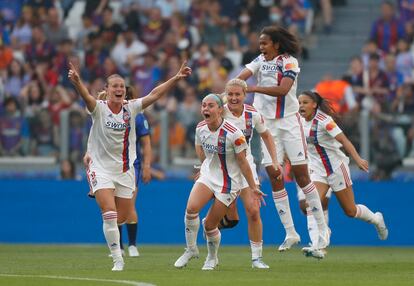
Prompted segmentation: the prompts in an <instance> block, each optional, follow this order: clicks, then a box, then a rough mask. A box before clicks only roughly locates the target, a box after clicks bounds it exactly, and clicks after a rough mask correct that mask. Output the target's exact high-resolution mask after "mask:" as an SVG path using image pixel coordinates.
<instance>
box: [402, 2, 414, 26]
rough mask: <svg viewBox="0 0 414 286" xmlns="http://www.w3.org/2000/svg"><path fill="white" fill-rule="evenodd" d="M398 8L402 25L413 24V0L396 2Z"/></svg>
mask: <svg viewBox="0 0 414 286" xmlns="http://www.w3.org/2000/svg"><path fill="white" fill-rule="evenodd" d="M398 8H399V14H400V19H401V21H403V22H404V23H406V22H411V23H413V22H414V1H413V0H398Z"/></svg>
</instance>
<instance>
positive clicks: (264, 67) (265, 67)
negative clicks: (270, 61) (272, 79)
mask: <svg viewBox="0 0 414 286" xmlns="http://www.w3.org/2000/svg"><path fill="white" fill-rule="evenodd" d="M276 70H277V66H275V65H262V71H264V72H269V71H270V72H273V71H276Z"/></svg>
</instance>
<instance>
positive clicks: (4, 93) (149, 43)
mask: <svg viewBox="0 0 414 286" xmlns="http://www.w3.org/2000/svg"><path fill="white" fill-rule="evenodd" d="M76 2H77V1H76V0H62V1H53V0H43V1H39V0H37V1H35V0H15V1H12V0H2V1H0V104H1V111H0V112H1V120H0V156H24V155H35V156H57V155H58V152H59V149H58V146H59V144H60V136H59V131H58V130H59V124H60V113H61V112H62V111H63V110H68V111H70V117H69V121H70V131H69V132H70V135H69V138H70V139H69V140H70V142H69V149H70V156H69V157H70V158H69V159H70V160H71V161H74V162H81V157H82V155H83V154H84V153H85V146H86V139H87V134H88V131H89V128H90V125H91V122H90V119H89V118H88V116H86V112H85V106H84V104H83V103H82V101H81V100H80V98H79V95H78V94H77V93H76V92H75V90H74V89H73V88H72V87H71V85H70V82H69V81H68V78H67V71H68V64H69V62H72V63H74V64H75V65H76V66H77V67H79V69H80V73H81V76H82V78H83V79H84V81H85V83H86V84H87V87H88V89H89V90H90V92H91V94H93V95H96V94H97V92H98V91H100V90H102V89H103V88H104V79H105V78H106V77H107V76H108V75H110V74H113V73H119V74H121V75H122V76H124V77H125V78H126V79H127V81H128V82H129V83H130V84H131V85H133V86H134V87H135V88H136V89H137V90H138V92H139V94H140V96H144V95H146V94H147V93H148V92H149V91H150V90H152V89H153V88H154V87H155V86H156V85H157V84H158V83H159V82H161V81H163V80H164V79H166V78H169V77H171V76H172V75H173V74H175V72H176V71H177V70H178V69H179V67H180V62H181V60H182V59H183V58H188V59H189V60H190V62H189V64H190V66H191V67H192V69H193V76H192V77H191V78H190V80H188V81H186V82H185V81H182V82H180V84H179V85H178V86H177V87H176V88H175V89H174V91H173V92H171V94H169V96H168V97H165V98H163V99H162V100H160V101H159V102H157V103H156V104H155V105H154V106H153V107H152V108H151V109H150V110H149V111H147V113H146V115H147V116H148V119H149V122H150V125H151V128H152V137H151V138H152V145H153V147H154V148H153V150H154V152H155V153H154V160H158V156H157V152H156V151H157V150H158V146H159V144H160V138H161V127H160V112H159V111H160V110H167V111H168V114H169V116H168V118H169V131H170V134H169V147H170V150H171V152H170V155H171V157H173V156H176V155H178V156H184V157H195V154H194V148H193V146H194V130H195V126H196V125H197V123H198V122H199V120H200V118H199V116H200V115H199V109H200V101H201V98H202V97H203V96H204V95H206V94H207V93H209V92H215V93H222V92H223V90H224V85H225V83H226V82H227V80H228V79H231V78H233V77H234V76H236V75H237V74H238V73H239V72H240V70H241V69H242V68H243V67H244V65H245V64H246V63H249V62H250V61H251V60H252V59H253V58H254V57H256V56H257V54H259V49H258V48H259V47H258V32H259V31H260V29H261V28H262V27H263V26H265V25H271V24H279V25H284V26H285V27H287V28H288V29H289V31H291V32H292V33H294V34H295V35H297V36H298V37H299V38H301V39H306V37H307V36H309V34H312V33H313V31H314V28H313V26H314V25H313V18H314V16H315V15H316V17H318V15H319V14H321V15H320V17H321V18H322V19H323V20H322V22H323V29H322V30H323V32H324V33H326V34H329V33H331V26H332V25H334V20H332V5H331V4H332V3H333V4H335V3H337V2H346V1H339V0H333V1H330V0H321V1H316V0H260V1H259V0H237V1H225V0H211V1H206V0H117V1H109V0H89V1H84V4H85V5H84V10H83V11H82V13H81V25H78V26H71V22H70V21H68V20H69V18H70V14H71V11H72V8H73V7H74V4H76ZM331 2H332V3H331ZM412 2H413V1H407V0H400V1H398V3H399V6H398V9H396V10H394V8H393V5H392V4H390V3H388V2H385V3H383V4H381V8H382V16H381V18H380V19H378V21H376V22H375V23H374V24H373V28H372V32H371V35H370V36H369V41H368V42H367V44H366V45H365V46H364V48H363V54H362V55H360V56H358V57H355V58H353V59H352V61H351V63H350V70H349V72H348V73H347V74H346V76H345V77H344V80H345V81H342V80H333V79H332V78H326V79H324V80H323V81H322V82H320V83H319V84H318V85H317V86H316V89H317V90H318V91H319V92H320V93H321V94H322V95H324V93H326V96H327V97H328V96H330V95H329V94H333V95H332V96H333V97H332V98H331V99H332V100H334V101H335V100H336V101H337V103H338V106H337V107H338V109H337V111H339V112H340V113H341V114H342V115H343V118H344V119H343V122H342V123H343V125H344V132H345V133H348V134H349V135H350V139H351V140H352V141H353V143H354V144H355V145H356V146H359V144H358V143H359V142H358V138H359V135H358V133H357V132H356V130H357V129H355V125H356V124H357V120H356V119H357V118H358V117H357V116H355V114H357V113H359V112H360V111H361V110H362V109H367V110H370V112H371V113H372V114H373V117H374V118H375V120H373V121H372V122H373V123H372V124H375V125H378V124H382V125H383V122H384V121H386V122H387V126H388V128H374V126H372V131H373V140H372V141H371V142H372V144H373V146H372V148H371V149H372V150H373V154H376V157H380V156H384V154H387V153H385V152H388V154H389V153H390V152H393V151H395V152H393V154H395V164H394V165H395V166H396V164H397V163H399V162H400V161H401V158H403V157H405V156H414V148H413V146H412V145H413V142H414V123H413V117H412V114H413V113H414V97H413V92H414V91H413V90H414V87H413V82H414V80H413V69H414V59H413V58H414V56H413V52H412V46H413V38H414V24H413V19H414V15H413V14H414V8H413V5H414V4H412ZM114 3H115V4H116V5H114ZM319 12H320V13H319ZM78 24H79V23H78ZM303 43H304V45H303V49H302V59H303V60H306V57H308V56H312V55H309V54H308V52H307V49H306V41H303ZM299 80H300V78H299ZM330 81H335V85H334V86H335V92H333V93H329V92H328V91H329V88H330V86H331V85H329V84H327V83H329V82H330ZM324 88H325V92H324V90H323V89H324ZM328 93H329V94H328ZM343 98H346V100H345V101H344V100H343ZM248 100H250V102H251V101H252V97H251V96H250V97H248ZM343 102H346V103H347V106H345V105H343V104H342V103H343ZM407 115H408V116H407ZM382 125H381V126H382ZM348 130H349V131H348ZM351 131H352V132H351ZM374 131H375V132H374ZM378 138H381V140H379V139H378ZM385 149H389V150H386V151H384V150H385ZM391 149H392V150H391ZM372 159H373V160H374V161H375V162H377V163H378V162H381V161H383V160H381V158H372ZM390 161H391V160H390V156H389V155H387V160H386V162H387V163H389V162H390ZM395 166H391V167H395ZM386 167H387V166H386ZM384 170H387V168H385V169H384ZM378 176H379V178H382V177H386V176H387V172H385V173H384V174H379V175H378Z"/></svg>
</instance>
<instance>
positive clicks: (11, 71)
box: [4, 59, 30, 100]
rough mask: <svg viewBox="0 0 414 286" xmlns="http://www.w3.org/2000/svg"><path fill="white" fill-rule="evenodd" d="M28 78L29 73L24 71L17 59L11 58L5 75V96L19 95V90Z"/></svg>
mask: <svg viewBox="0 0 414 286" xmlns="http://www.w3.org/2000/svg"><path fill="white" fill-rule="evenodd" d="M29 80H30V75H29V74H27V73H25V70H24V67H23V64H22V63H21V62H19V61H18V60H15V59H14V60H12V62H11V64H10V66H9V67H8V69H7V74H6V76H5V83H4V91H5V94H6V96H7V97H8V96H12V97H19V96H20V91H21V90H22V88H23V87H24V86H25V85H26V84H27V83H28V82H29ZM19 100H20V99H19Z"/></svg>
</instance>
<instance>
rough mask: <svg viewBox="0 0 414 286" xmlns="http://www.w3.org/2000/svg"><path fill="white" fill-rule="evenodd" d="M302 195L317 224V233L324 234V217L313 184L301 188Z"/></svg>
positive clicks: (325, 228) (325, 227) (325, 229)
mask: <svg viewBox="0 0 414 286" xmlns="http://www.w3.org/2000/svg"><path fill="white" fill-rule="evenodd" d="M302 191H303V193H304V194H305V196H306V202H307V203H308V206H309V208H310V209H311V211H312V214H313V216H314V218H315V220H316V223H317V224H318V229H319V232H321V233H324V232H325V231H327V226H326V222H325V217H324V215H323V210H322V205H321V199H320V197H319V193H318V190H317V189H316V187H315V185H314V184H313V182H310V183H309V184H308V185H307V186H305V187H303V188H302Z"/></svg>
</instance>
